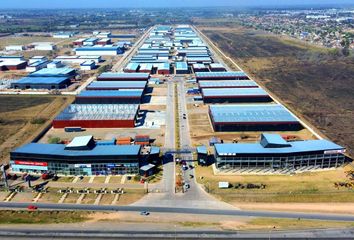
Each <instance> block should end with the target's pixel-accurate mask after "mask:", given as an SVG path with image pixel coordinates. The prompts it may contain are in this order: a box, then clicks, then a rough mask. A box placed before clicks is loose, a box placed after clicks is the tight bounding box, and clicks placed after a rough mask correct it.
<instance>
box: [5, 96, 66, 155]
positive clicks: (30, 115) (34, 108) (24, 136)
mask: <svg viewBox="0 0 354 240" xmlns="http://www.w3.org/2000/svg"><path fill="white" fill-rule="evenodd" d="M71 101H72V98H71V97H54V96H0V102H1V105H0V160H1V161H2V162H5V161H6V160H7V159H8V156H9V151H11V150H12V149H13V148H14V147H17V146H19V145H21V144H23V143H25V142H27V141H29V140H32V138H33V136H34V135H35V134H38V133H39V132H40V131H41V129H43V128H45V126H46V125H47V124H49V123H50V121H51V119H52V118H53V117H54V116H56V114H58V113H59V111H60V110H61V109H62V108H63V107H65V106H66V105H67V104H69V103H70V102H71ZM38 120H40V121H38Z"/></svg>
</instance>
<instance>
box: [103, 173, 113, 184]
mask: <svg viewBox="0 0 354 240" xmlns="http://www.w3.org/2000/svg"><path fill="white" fill-rule="evenodd" d="M109 180H111V175H109V176H107V177H106V179H105V180H104V183H105V184H108V183H109Z"/></svg>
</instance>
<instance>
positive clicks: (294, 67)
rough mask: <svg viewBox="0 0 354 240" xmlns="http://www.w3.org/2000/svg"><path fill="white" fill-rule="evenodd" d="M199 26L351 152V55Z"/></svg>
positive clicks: (235, 28)
mask: <svg viewBox="0 0 354 240" xmlns="http://www.w3.org/2000/svg"><path fill="white" fill-rule="evenodd" d="M203 24H204V26H203V27H201V29H202V30H203V32H204V33H205V34H206V35H207V36H208V37H209V38H210V39H211V40H212V41H213V42H214V43H215V44H216V45H217V46H218V47H220V48H221V50H223V52H224V53H226V54H227V55H229V56H230V57H231V58H233V59H234V60H235V61H236V62H237V63H238V64H239V65H240V66H241V67H242V68H243V69H244V70H245V71H246V72H247V73H248V74H250V75H251V77H253V78H254V79H256V80H257V81H258V83H260V84H261V85H263V86H265V87H266V88H267V89H268V90H270V91H271V92H272V93H274V94H275V95H276V96H277V97H278V98H279V99H281V100H282V102H283V103H285V104H286V105H287V106H288V107H289V108H290V109H292V110H293V111H294V112H295V113H298V115H300V116H302V117H303V118H304V119H305V120H306V121H307V122H309V123H310V124H312V125H314V126H315V127H317V128H318V129H319V130H321V132H322V133H324V134H325V135H326V136H328V137H329V138H330V139H331V140H333V141H335V142H336V143H339V144H341V145H343V146H345V147H347V148H348V153H349V154H350V155H351V156H353V155H354V150H353V146H354V128H353V125H354V94H353V92H354V78H353V76H354V57H353V56H349V57H344V56H341V55H340V54H338V53H337V52H336V51H334V50H327V49H324V48H319V47H315V46H312V45H309V44H307V43H302V42H300V41H295V40H291V39H289V38H284V37H278V36H274V35H270V34H266V33H263V32H259V31H255V30H250V29H244V28H240V27H238V26H237V25H236V24H235V23H234V24H233V25H232V26H233V27H232V26H230V27H228V28H225V27H208V26H205V25H207V23H203Z"/></svg>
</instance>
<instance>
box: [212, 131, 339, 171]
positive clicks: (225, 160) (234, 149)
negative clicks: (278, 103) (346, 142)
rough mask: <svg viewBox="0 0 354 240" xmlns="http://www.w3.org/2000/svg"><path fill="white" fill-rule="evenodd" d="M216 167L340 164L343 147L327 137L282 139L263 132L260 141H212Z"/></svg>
mask: <svg viewBox="0 0 354 240" xmlns="http://www.w3.org/2000/svg"><path fill="white" fill-rule="evenodd" d="M214 148H215V166H216V167H217V168H220V169H230V168H260V169H261V168H269V169H289V170H300V169H301V168H312V169H313V168H331V167H339V166H340V165H342V164H343V163H344V162H345V156H344V155H343V153H344V152H345V149H344V148H343V147H341V146H339V145H337V144H335V143H332V142H330V141H328V140H307V141H292V142H287V141H285V140H284V139H283V138H282V137H281V136H280V135H278V134H269V133H268V134H262V135H261V140H260V142H259V143H228V144H215V145H214Z"/></svg>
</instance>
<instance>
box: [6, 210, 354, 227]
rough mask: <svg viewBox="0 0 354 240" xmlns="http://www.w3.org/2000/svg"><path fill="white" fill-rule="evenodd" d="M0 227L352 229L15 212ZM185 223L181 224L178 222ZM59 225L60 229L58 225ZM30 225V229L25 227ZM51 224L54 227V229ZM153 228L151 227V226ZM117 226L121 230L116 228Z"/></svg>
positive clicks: (307, 223)
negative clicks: (142, 226) (141, 226)
mask: <svg viewBox="0 0 354 240" xmlns="http://www.w3.org/2000/svg"><path fill="white" fill-rule="evenodd" d="M0 216H2V217H1V218H0V219H2V221H0V224H1V227H9V228H11V227H21V228H22V227H23V228H28V227H30V228H31V229H37V228H38V229H40V228H43V227H44V226H50V227H51V228H53V229H58V230H59V229H64V228H65V229H74V228H75V227H80V228H81V229H86V228H87V229H90V230H92V229H105V230H113V229H112V226H114V227H115V230H117V226H118V229H120V227H124V228H126V229H130V228H131V227H133V226H134V225H135V228H137V225H141V224H143V225H144V226H146V227H147V228H150V227H152V226H155V228H156V227H157V228H158V229H159V230H171V228H172V229H175V230H176V231H182V230H229V231H234V230H269V229H273V230H274V231H276V230H295V229H319V228H345V227H353V226H354V225H353V223H350V222H335V221H317V220H302V219H300V220H296V219H295V220H291V219H277V218H245V217H244V218H240V217H230V216H226V217H225V216H222V217H221V216H220V217H219V216H212V217H211V216H208V215H204V216H197V217H196V216H193V215H183V214H182V215H181V214H175V215H174V216H170V215H167V214H160V213H154V214H152V215H150V216H140V215H139V214H137V213H131V212H126V213H113V212H88V211H26V210H23V211H14V210H3V211H1V212H0ZM182 218H183V219H184V221H181V219H182ZM58 223H60V225H58ZM24 224H30V225H24ZM53 224H57V225H56V226H54V225H53ZM150 224H152V226H150ZM119 226H120V227H119Z"/></svg>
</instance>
